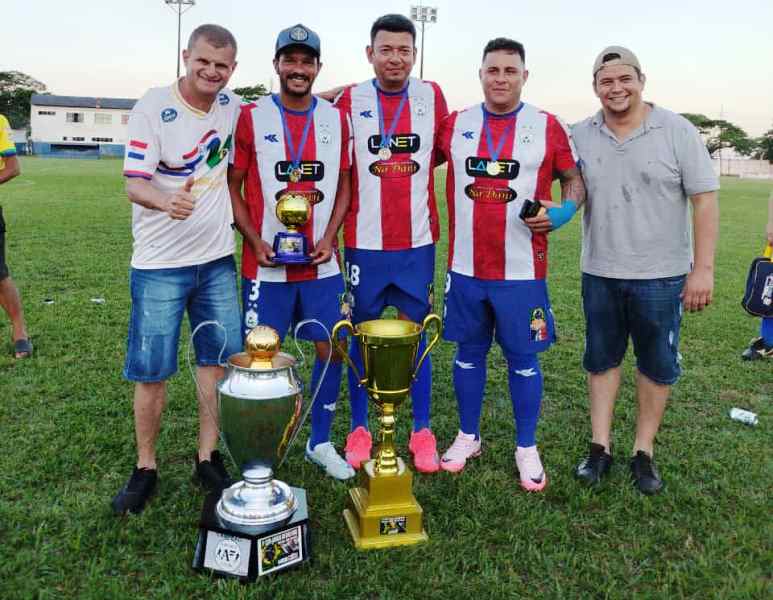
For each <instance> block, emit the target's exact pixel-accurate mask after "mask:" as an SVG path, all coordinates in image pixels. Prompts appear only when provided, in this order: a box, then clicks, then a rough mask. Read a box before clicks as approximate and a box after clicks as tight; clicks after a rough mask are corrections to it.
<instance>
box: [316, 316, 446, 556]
mask: <svg viewBox="0 0 773 600" xmlns="http://www.w3.org/2000/svg"><path fill="white" fill-rule="evenodd" d="M432 323H434V324H435V336H434V337H433V338H432V339H431V340H430V341H429V343H428V344H427V348H426V349H425V350H424V353H423V354H422V355H421V357H419V360H418V362H417V360H416V355H417V354H418V349H419V338H420V337H421V334H422V333H423V332H424V331H425V330H426V329H427V328H428V327H429V326H430V325H431V324H432ZM441 327H442V322H441V320H440V317H439V316H437V315H436V314H430V315H428V316H427V317H426V318H425V319H424V322H423V323H422V324H421V325H419V324H418V323H414V322H413V321H403V320H399V319H376V320H373V321H365V322H363V323H360V324H359V325H357V326H352V323H351V322H350V321H339V322H338V323H336V325H335V327H333V331H332V333H331V337H332V338H333V343H334V344H335V345H336V347H337V348H338V351H339V352H340V354H341V356H343V357H344V358H345V359H346V361H347V362H348V363H349V366H350V367H351V368H352V369H353V370H354V372H355V374H356V375H357V378H358V379H359V381H360V385H364V386H365V389H366V390H367V392H368V396H369V397H370V399H371V400H372V401H373V402H374V403H375V405H376V407H377V409H378V412H379V421H380V423H381V427H380V429H379V434H378V441H379V445H378V450H377V452H376V458H375V459H372V460H369V461H368V462H366V463H365V464H364V466H363V470H362V474H361V481H360V484H361V485H360V487H356V488H353V489H351V490H349V507H348V508H346V509H345V510H344V519H345V520H346V524H347V526H348V527H349V532H350V533H351V535H352V539H353V540H354V545H355V547H356V548H357V549H358V550H365V549H370V548H388V547H391V546H403V545H407V544H417V543H419V542H424V541H426V540H427V532H426V531H424V525H423V519H422V515H423V510H422V508H421V506H420V505H419V503H418V502H417V501H416V498H415V497H414V495H413V490H412V482H413V473H412V472H411V470H410V469H409V468H408V467H407V466H406V464H405V462H404V461H403V460H402V459H401V458H399V457H398V456H397V453H396V452H395V443H394V441H395V411H396V409H397V408H398V407H399V406H400V404H401V403H402V402H403V400H405V398H406V397H407V396H408V394H409V393H410V391H411V383H413V379H414V378H415V376H416V373H418V372H419V368H420V367H421V364H422V363H423V362H424V359H425V358H426V357H427V355H428V354H429V352H430V350H432V348H433V347H434V346H435V344H437V342H438V340H439V339H440V330H441ZM342 329H348V330H349V331H350V332H351V334H352V336H353V337H356V338H358V340H359V343H360V350H361V352H362V364H363V367H364V370H365V373H364V376H363V374H362V373H359V372H358V370H357V368H356V367H355V366H354V364H353V363H352V361H351V359H350V358H349V354H348V353H347V352H346V351H345V350H344V349H343V348H342V347H341V346H340V345H339V342H338V332H339V331H341V330H342Z"/></svg>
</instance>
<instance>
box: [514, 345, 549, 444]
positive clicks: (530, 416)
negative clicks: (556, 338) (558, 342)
mask: <svg viewBox="0 0 773 600" xmlns="http://www.w3.org/2000/svg"><path fill="white" fill-rule="evenodd" d="M507 367H508V368H507V377H508V382H509V384H510V400H511V401H512V403H513V415H514V416H515V431H516V444H517V445H518V446H520V447H521V448H528V447H529V446H534V445H535V444H536V439H535V434H536V431H537V421H539V413H540V407H541V405H542V371H541V370H540V367H539V358H537V355H536V354H510V355H508V356H507Z"/></svg>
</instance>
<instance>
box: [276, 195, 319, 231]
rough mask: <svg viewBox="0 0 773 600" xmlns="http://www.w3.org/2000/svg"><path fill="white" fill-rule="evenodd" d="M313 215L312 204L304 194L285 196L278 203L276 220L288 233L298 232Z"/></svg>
mask: <svg viewBox="0 0 773 600" xmlns="http://www.w3.org/2000/svg"><path fill="white" fill-rule="evenodd" d="M310 214H311V204H310V203H309V200H308V199H307V198H306V196H303V195H302V194H292V193H289V194H284V195H283V196H282V197H281V198H279V201H278V202H277V203H276V218H277V219H279V221H280V222H281V223H282V224H283V225H284V226H285V227H287V230H288V231H293V232H295V231H298V227H301V226H303V225H305V224H306V221H308V220H309V215H310Z"/></svg>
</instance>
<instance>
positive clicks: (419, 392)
mask: <svg viewBox="0 0 773 600" xmlns="http://www.w3.org/2000/svg"><path fill="white" fill-rule="evenodd" d="M426 347H427V336H426V334H421V339H420V340H419V350H418V352H417V353H416V360H419V358H420V357H421V354H422V352H424V349H425V348H426ZM411 403H412V404H413V430H414V431H419V430H421V429H424V428H425V427H429V410H430V404H431V403H432V359H431V356H430V355H429V354H428V355H427V358H425V359H424V362H423V363H422V365H421V369H420V370H419V372H418V373H417V375H416V379H415V380H414V381H413V385H412V386H411Z"/></svg>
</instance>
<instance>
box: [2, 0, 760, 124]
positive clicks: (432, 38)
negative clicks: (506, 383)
mask: <svg viewBox="0 0 773 600" xmlns="http://www.w3.org/2000/svg"><path fill="white" fill-rule="evenodd" d="M417 3H418V2H411V1H410V0H408V1H389V0H384V1H379V2H372V1H360V2H344V1H339V0H323V1H319V0H317V1H316V2H315V1H311V0H291V1H284V2H282V1H279V2H277V1H264V0H196V4H195V6H193V7H192V8H190V10H188V11H187V12H186V13H185V14H183V16H182V37H183V46H184V45H185V43H186V41H187V36H188V35H189V34H190V32H191V31H192V30H193V29H194V28H195V27H196V26H197V25H200V24H202V23H217V24H219V25H223V26H225V27H227V28H228V29H230V30H231V31H232V32H233V34H234V35H235V37H236V39H237V42H238V44H239V53H238V57H237V58H238V61H239V64H238V67H237V69H236V72H235V73H234V76H233V78H232V79H231V84H230V86H231V87H240V86H245V85H254V84H257V83H263V84H264V85H266V86H268V87H273V89H274V90H275V89H276V87H277V81H276V77H275V75H274V73H273V67H272V64H271V60H272V58H273V49H274V43H275V41H276V35H277V33H279V31H280V30H281V29H284V28H286V27H289V26H291V25H294V24H296V23H298V22H301V23H303V24H304V25H306V26H308V27H310V28H311V29H313V30H315V31H316V32H317V33H318V34H319V35H320V37H321V39H322V63H323V68H322V71H321V73H320V75H319V78H318V79H317V82H316V84H315V89H316V90H323V89H328V88H330V87H333V86H336V85H340V84H345V83H354V82H357V81H362V80H364V79H367V78H369V77H372V75H373V71H372V68H371V66H370V65H369V64H368V62H367V60H366V58H365V46H366V45H367V44H368V42H369V32H370V26H371V25H372V23H373V21H374V20H375V19H376V18H377V17H379V16H381V15H382V14H386V13H390V12H397V13H403V14H409V11H410V7H411V4H417ZM425 4H427V5H429V6H434V7H437V9H438V22H437V23H436V24H433V25H428V26H427V28H426V30H425V54H426V56H425V59H424V78H425V79H431V80H434V81H437V82H438V83H439V84H440V86H441V87H442V89H443V91H444V93H445V95H446V99H447V100H448V105H449V107H450V108H451V109H452V110H454V109H459V108H463V107H465V106H469V105H471V104H475V103H477V102H480V101H481V91H480V84H479V81H478V68H479V66H480V62H481V54H482V50H483V47H484V46H485V44H486V42H487V41H488V40H490V39H492V38H494V37H499V36H504V37H510V38H514V39H516V40H518V41H520V42H522V43H523V44H524V45H525V47H526V67H527V68H528V69H529V71H530V75H529V80H528V82H527V84H526V86H525V88H524V94H523V100H525V101H527V102H530V103H532V104H535V105H537V106H539V107H540V108H543V109H545V110H548V111H550V112H553V113H555V114H557V115H559V116H561V117H563V118H564V119H565V120H567V121H569V122H575V121H578V120H580V119H582V118H584V117H586V116H588V115H590V114H592V113H593V112H595V111H596V110H598V108H599V104H598V99H597V98H596V97H595V96H594V95H593V90H592V87H591V80H592V73H591V71H592V65H593V61H594V59H595V57H596V55H597V54H598V53H599V52H600V51H601V50H602V49H603V48H604V47H605V46H608V45H613V44H614V45H622V46H626V47H628V48H630V49H631V50H633V51H634V52H635V53H636V54H637V56H638V58H639V62H640V63H641V65H642V70H643V71H644V73H645V74H646V76H647V83H646V87H645V93H644V96H645V99H647V100H649V101H652V102H655V103H657V104H659V105H661V106H663V107H665V108H668V109H671V110H674V111H676V112H693V113H703V114H705V115H707V116H709V117H712V118H720V117H722V118H724V119H727V120H729V121H731V122H733V123H735V124H736V125H739V126H740V127H742V128H744V129H745V130H746V131H747V133H749V134H750V135H752V136H759V135H761V134H762V133H764V132H765V131H767V130H768V129H771V128H773V36H772V35H771V33H770V24H771V23H773V1H771V0H737V1H736V2H727V1H726V0H725V1H721V2H720V1H715V0H703V1H698V0H649V1H648V2H646V3H645V2H641V1H640V2H621V1H620V0H618V1H616V2H610V1H607V0H598V1H593V0H592V1H590V2H577V1H576V0H574V1H568V0H554V1H552V2H550V1H546V0H541V1H535V0H523V1H520V2H518V1H514V0H500V1H490V0H433V1H432V2H428V3H425ZM0 9H1V10H0V21H1V22H2V27H0V38H1V39H2V48H3V50H2V51H1V52H0V71H7V70H17V71H22V72H24V73H27V74H29V75H32V76H33V77H35V78H36V79H39V80H40V81H42V82H43V83H45V84H46V86H47V87H48V90H49V91H50V92H51V93H54V94H64V95H77V96H99V97H122V98H137V97H139V96H141V95H142V94H143V93H144V91H145V90H146V89H147V88H149V87H154V86H159V85H166V84H168V83H170V82H171V81H173V80H174V77H175V73H176V57H177V15H176V13H175V12H173V11H172V10H171V9H170V7H168V6H167V5H166V4H165V2H164V0H123V1H120V0H99V1H97V0H67V1H66V2H61V1H58V0H2V1H0ZM417 45H420V38H417ZM414 75H416V76H418V75H419V64H418V61H417V65H416V68H415V70H414Z"/></svg>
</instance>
